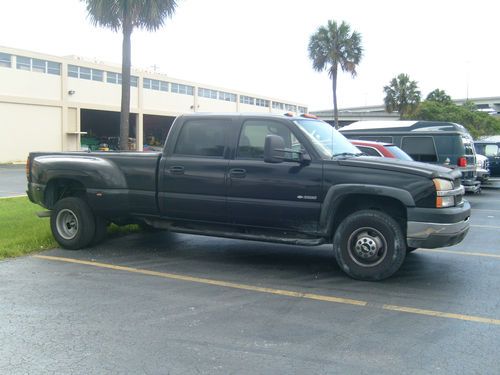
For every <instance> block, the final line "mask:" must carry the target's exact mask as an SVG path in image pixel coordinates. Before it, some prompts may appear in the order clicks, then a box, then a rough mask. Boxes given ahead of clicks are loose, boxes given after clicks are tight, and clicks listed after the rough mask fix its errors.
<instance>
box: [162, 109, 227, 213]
mask: <svg viewBox="0 0 500 375" xmlns="http://www.w3.org/2000/svg"><path fill="white" fill-rule="evenodd" d="M231 122H232V120H231V119H230V118H229V119H228V118H219V119H217V118H213V117H212V118H210V119H203V118H191V119H188V120H186V121H185V122H184V123H183V124H182V125H181V126H180V128H177V129H175V131H174V132H173V134H171V135H172V139H173V142H170V140H169V141H167V142H170V143H167V147H166V151H164V155H163V157H162V160H161V162H160V167H159V169H160V170H159V173H160V176H159V182H158V201H159V205H160V210H161V214H162V216H164V217H167V218H172V219H184V220H193V221H210V222H222V223H224V222H227V220H228V214H227V202H226V172H227V168H228V163H229V159H228V156H227V155H228V149H227V137H228V134H229V132H230V125H231Z"/></svg>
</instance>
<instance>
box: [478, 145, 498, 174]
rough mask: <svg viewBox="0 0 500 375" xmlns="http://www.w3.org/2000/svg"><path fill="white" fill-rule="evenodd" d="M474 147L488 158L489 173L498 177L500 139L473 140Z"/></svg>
mask: <svg viewBox="0 0 500 375" xmlns="http://www.w3.org/2000/svg"><path fill="white" fill-rule="evenodd" d="M474 147H475V148H476V151H477V152H478V153H480V154H482V155H484V156H486V157H487V158H488V162H489V168H490V175H491V176H492V177H500V141H488V140H486V141H475V142H474Z"/></svg>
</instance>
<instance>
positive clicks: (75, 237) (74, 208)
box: [50, 197, 96, 250]
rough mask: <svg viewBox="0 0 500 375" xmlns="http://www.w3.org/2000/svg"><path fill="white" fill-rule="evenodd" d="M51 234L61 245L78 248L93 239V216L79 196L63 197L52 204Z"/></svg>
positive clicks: (73, 248) (86, 244)
mask: <svg viewBox="0 0 500 375" xmlns="http://www.w3.org/2000/svg"><path fill="white" fill-rule="evenodd" d="M50 228H51V230H52V235H53V236H54V238H55V239H56V241H57V243H59V245H61V247H63V248H65V249H69V250H78V249H81V248H84V247H86V246H88V245H89V244H90V243H91V242H92V240H93V239H94V234H95V228H96V227H95V218H94V215H93V213H92V210H91V209H90V207H89V205H88V204H87V202H85V201H84V200H83V199H81V198H76V197H69V198H63V199H61V200H60V201H58V202H57V203H56V204H55V205H54V209H53V210H52V213H51V216H50Z"/></svg>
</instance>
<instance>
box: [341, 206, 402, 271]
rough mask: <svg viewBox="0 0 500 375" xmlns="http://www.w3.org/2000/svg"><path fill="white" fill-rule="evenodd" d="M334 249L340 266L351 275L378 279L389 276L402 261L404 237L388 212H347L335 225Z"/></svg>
mask: <svg viewBox="0 0 500 375" xmlns="http://www.w3.org/2000/svg"><path fill="white" fill-rule="evenodd" d="M333 249H334V252H335V257H336V259H337V263H338V264H339V266H340V268H341V269H342V270H343V271H344V272H345V273H346V274H347V275H349V276H350V277H352V278H354V279H358V280H365V281H378V280H383V279H386V278H388V277H390V276H392V275H393V274H394V273H395V272H396V271H397V270H398V269H399V268H400V267H401V265H402V264H403V261H404V259H405V256H406V241H405V237H404V235H403V231H402V230H401V227H400V226H399V224H398V223H397V222H396V221H395V220H394V219H393V218H392V217H391V216H389V215H387V214H385V213H383V212H380V211H375V210H362V211H357V212H354V213H352V214H351V215H349V216H347V217H346V218H345V219H344V220H343V221H342V222H341V223H340V225H339V227H338V228H337V230H336V232H335V235H334V238H333Z"/></svg>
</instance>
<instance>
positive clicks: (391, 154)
mask: <svg viewBox="0 0 500 375" xmlns="http://www.w3.org/2000/svg"><path fill="white" fill-rule="evenodd" d="M350 142H351V143H352V144H353V145H354V146H356V147H357V148H359V150H360V151H361V152H363V153H365V154H366V155H368V156H379V157H384V158H395V159H401V160H413V159H412V158H411V156H410V155H408V154H407V153H406V152H404V151H403V150H401V149H400V148H399V147H398V146H396V145H393V144H391V143H382V142H374V141H362V140H353V139H351V140H350Z"/></svg>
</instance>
